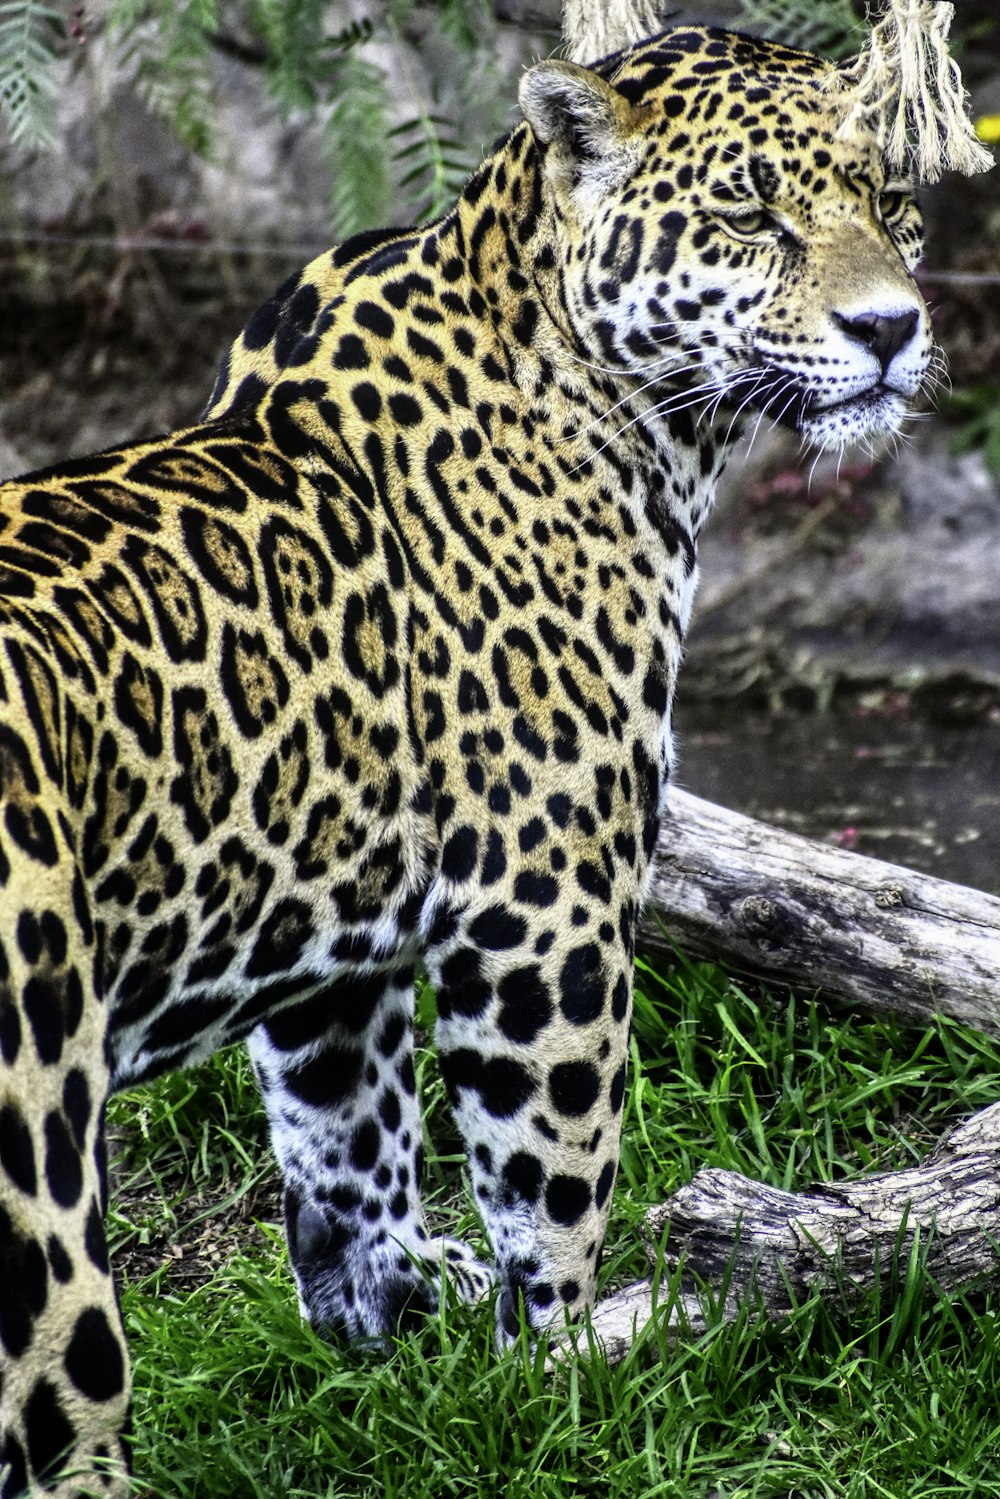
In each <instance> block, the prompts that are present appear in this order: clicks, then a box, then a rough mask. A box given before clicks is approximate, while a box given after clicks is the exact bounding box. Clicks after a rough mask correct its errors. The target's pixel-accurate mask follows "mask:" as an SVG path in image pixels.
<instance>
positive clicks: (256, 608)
mask: <svg viewBox="0 0 1000 1499" xmlns="http://www.w3.org/2000/svg"><path fill="white" fill-rule="evenodd" d="M833 73H834V69H833V65H832V64H830V63H828V62H826V61H824V60H822V59H820V58H818V57H816V56H813V55H811V54H808V53H805V52H801V51H795V50H791V49H789V48H787V47H784V46H782V45H779V44H777V43H772V42H766V41H761V40H759V39H754V38H752V37H749V36H744V35H740V34H737V33H732V32H726V31H723V30H719V29H714V28H708V27H691V26H682V25H675V26H673V27H672V28H669V29H667V30H666V31H664V32H663V33H661V34H660V35H657V36H655V37H653V38H651V39H649V40H647V41H644V42H643V43H641V44H638V45H636V46H635V47H633V48H630V49H627V50H625V51H623V52H620V53H618V54H616V55H614V56H612V57H610V58H607V59H604V60H603V61H601V62H599V63H598V64H597V65H595V66H594V67H591V68H587V67H583V66H580V65H577V64H573V63H568V62H564V61H557V60H550V61H546V62H542V63H539V64H538V65H537V66H535V67H533V68H531V69H530V70H529V71H527V72H526V74H525V76H524V79H523V83H522V87H521V93H520V98H521V106H522V112H523V116H524V118H523V121H522V122H521V123H520V124H519V125H518V126H517V127H516V128H514V129H513V131H512V132H511V133H510V134H509V136H508V137H507V138H506V139H505V140H504V141H503V142H502V143H501V144H500V145H499V146H498V147H497V148H496V149H495V150H494V151H493V153H492V154H490V155H488V156H486V158H485V159H484V160H483V162H482V164H481V166H480V167H479V169H478V170H477V171H476V172H475V173H474V175H473V176H472V177H471V179H470V180H469V182H468V184H467V186H466V187H465V189H464V191H463V192H462V193H461V195H460V197H459V198H458V201H457V203H456V204H455V206H454V207H453V209H452V210H451V211H450V212H449V213H447V214H446V215H445V216H444V217H443V218H442V219H440V220H439V221H438V222H435V223H433V224H431V225H430V226H429V227H425V228H419V229H399V230H391V231H385V232H380V233H376V234H368V235H362V236H360V237H359V238H355V239H351V240H349V241H348V242H347V243H345V244H344V245H342V246H340V247H339V248H336V249H333V250H331V251H330V252H329V253H327V254H324V255H321V256H320V257H319V258H318V259H316V260H314V261H313V262H312V263H311V264H310V265H308V266H307V267H306V268H305V270H304V271H302V272H301V273H300V274H299V275H297V276H295V277H293V278H292V279H291V280H290V281H289V282H287V283H286V284H285V285H284V286H283V287H281V288H280V289H279V291H278V292H277V293H276V294H275V295H274V297H273V298H272V299H271V300H270V301H269V302H267V303H266V304H265V305H264V306H263V307H262V308H261V309H260V310H259V311H258V312H256V313H255V314H254V316H253V317H252V318H251V320H250V322H249V324H248V325H247V327H246V329H245V330H244V331H243V333H242V334H241V336H240V337H239V338H238V339H237V340H236V342H235V343H234V345H233V346H232V348H231V350H230V351H229V354H228V355H227V357H226V359H225V361H224V363H223V366H222V370H221V372H220V375H219V379H218V382H217V386H216V390H215V393H214V395H213V397H212V399H211V402H210V404H209V406H208V408H207V410H206V412H205V415H204V417H203V419H202V420H201V421H199V422H198V423H197V425H195V426H192V427H189V428H187V429H185V430H181V431H178V432H175V433H173V434H170V435H168V436H166V437H163V438H160V439H158V440H155V441H144V442H137V443H134V444H131V445H127V446H123V447H120V448H117V449H115V450H114V451H110V452H105V453H103V454H101V455H100V456H98V457H88V458H84V459H77V460H73V461H70V462H66V463H63V464H61V465H58V466H56V467H53V468H49V469H47V470H44V471H41V472H38V473H34V474H31V475H29V476H28V477H26V478H24V479H21V480H20V481H18V482H16V483H11V484H8V485H6V486H5V487H3V489H2V491H0V494H2V504H0V517H2V518H0V639H2V648H0V781H2V803H3V815H2V822H0V887H2V899H0V1055H2V1073H0V1079H2V1081H0V1347H2V1369H0V1380H2V1384H0V1402H2V1412H0V1415H2V1419H0V1432H2V1435H0V1442H2V1446H0V1454H2V1463H3V1465H4V1466H3V1474H4V1477H3V1478H2V1494H3V1496H4V1499H13V1496H15V1495H20V1494H22V1493H25V1492H26V1493H28V1494H30V1495H37V1494H39V1493H43V1492H51V1493H55V1494H57V1495H59V1496H60V1499H70V1496H73V1499H77V1496H82V1495H84V1494H100V1495H105V1496H112V1499H119V1496H122V1495H124V1494H126V1493H127V1492H128V1489H129V1478H128V1456H127V1438H126V1432H127V1428H128V1419H129V1392H130V1377H129V1372H128V1359H127V1353H126V1348H125V1342H124V1338H123V1332H122V1326H121V1319H120V1316H119V1312H118V1308H117V1302H116V1294H115V1289H114V1283H113V1279H112V1276H111V1273H110V1268H109V1262H108V1254H107V1249H106V1243H105V1234H104V1227H103V1214H104V1207H105V1202H106V1197H107V1185H106V1162H105V1143H104V1137H103V1114H104V1106H105V1101H106V1099H107V1097H108V1094H109V1092H110V1091H111V1090H112V1089H117V1088H122V1087H124V1086H126V1085H128V1086H131V1085H133V1084H135V1083H137V1082H139V1081H141V1080H143V1079H147V1078H150V1077H153V1076H154V1075H156V1074H158V1073H162V1072H163V1071H164V1070H166V1069H169V1068H176V1067H182V1066H186V1065H187V1064H189V1063H192V1062H195V1061H197V1060H199V1059H201V1058H204V1057H206V1056H208V1055H209V1054H210V1053H212V1052H214V1051H215V1050H216V1049H217V1048H218V1047H220V1046H223V1045H225V1044H228V1043H231V1042H234V1041H237V1040H240V1039H245V1040H246V1042H247V1044H248V1045H249V1048H250V1051H251V1053H252V1057H253V1061H254V1064H255V1067H256V1072H257V1075H258V1077H259V1080H260V1086H261V1089H262V1092H263V1097H264V1100H265V1104H266V1109H267V1114H268V1119H269V1124H270V1131H271V1138H272V1140H273V1145H274V1150H275V1153H276V1156H277V1160H278V1162H279V1164H280V1169H281V1172H282V1176H283V1182H284V1215H285V1221H286V1229H287V1239H288V1250H289V1255H290V1259H291V1264H292V1266H293V1268H294V1273H295V1277H296V1281H297V1286H298V1290H299V1293H300V1296H301V1301H302V1305H303V1308H304V1311H305V1314H306V1315H307V1316H308V1317H309V1318H310V1319H311V1320H312V1322H313V1323H314V1324H315V1325H316V1326H317V1327H318V1328H320V1329H322V1330H327V1329H340V1330H342V1331H343V1332H345V1333H346V1334H347V1335H350V1336H354V1337H359V1338H365V1339H372V1340H379V1339H383V1340H384V1338H385V1335H386V1334H388V1333H390V1332H391V1331H393V1330H395V1329H396V1328H397V1327H399V1326H400V1325H404V1326H405V1325H406V1324H407V1323H408V1322H409V1320H410V1319H411V1318H413V1317H415V1316H417V1315H418V1314H420V1313H422V1312H425V1311H427V1310H428V1309H430V1310H433V1308H434V1306H435V1305H436V1303H437V1298H438V1295H439V1292H440V1288H441V1286H442V1284H443V1283H444V1279H445V1278H447V1279H450V1280H451V1281H453V1282H454V1285H455V1287H456V1288H457V1291H458V1294H459V1295H460V1296H463V1297H464V1298H465V1299H467V1300H470V1301H474V1300H476V1299H478V1298H481V1297H483V1296H484V1295H492V1297H493V1304H494V1307H495V1316H496V1323H497V1330H498V1337H499V1341H500V1343H501V1344H503V1343H504V1342H505V1341H509V1340H510V1339H511V1338H512V1337H513V1336H514V1335H515V1334H516V1333H517V1330H518V1328H519V1326H520V1325H521V1323H522V1320H523V1321H526V1322H527V1324H528V1325H529V1327H530V1328H533V1329H537V1330H538V1333H539V1335H540V1336H542V1335H544V1334H543V1332H542V1330H543V1329H544V1328H545V1327H546V1325H548V1324H553V1323H564V1322H565V1321H566V1319H567V1318H569V1319H573V1318H578V1317H580V1316H581V1314H583V1312H584V1311H585V1309H586V1308H587V1306H588V1305H589V1304H590V1303H591V1302H592V1301H593V1298H594V1294H595V1280H596V1275H597V1271H598V1261H599V1255H600V1251H601V1244H602V1239H603V1236H604V1232H605V1226H606V1221H607V1216H608V1209H609V1203H610V1200H611V1195H612V1190H613V1187H614V1182H615V1173H616V1168H617V1161H618V1146H619V1133H620V1124H621V1117H622V1104H623V1096H624V1091H625V1078H626V1052H627V1038H628V1033H629V1018H630V1009H631V994H632V968H633V955H634V946H635V939H636V923H637V917H638V914H639V912H640V909H641V906H642V902H643V897H644V893H645V891H646V886H647V876H648V873H649V869H650V862H651V858H652V855H653V850H654V844H655V841H656V838H657V831H658V819H659V814H660V810H661V807H662V805H663V800H664V794H665V788H666V786H667V783H668V780H669V777H670V772H671V764H672V754H673V751H672V741H671V730H670V712H671V699H672V695H673V691H674V682H675V677H676V674H677V670H678V663H679V660H680V655H681V644H682V641H683V638H684V634H685V629H686V627H687V624H688V618H689V615H690V611H691V604H692V595H693V591H694V587H695V578H696V542H697V538H698V534H699V531H700V530H701V527H702V525H703V523H704V521H705V518H706V516H707V514H708V512H709V508H710V505H711V503H712V497H713V491H714V486H715V483H716V480H717V477H718V475H719V473H720V471H721V469H722V467H723V465H724V463H725V461H726V458H727V455H728V454H729V453H730V451H731V449H732V446H733V444H734V443H735V441H736V439H737V437H738V435H739V433H740V431H741V429H742V428H744V427H746V425H747V424H748V423H757V422H758V421H760V420H761V419H762V418H763V417H765V416H766V417H768V418H771V419H773V420H775V421H778V422H781V423H784V424H785V425H787V426H789V427H791V428H793V429H795V431H797V432H798V433H799V434H800V436H801V438H802V440H803V442H804V443H805V444H807V445H811V446H812V447H813V448H815V449H824V448H836V447H839V446H841V445H843V444H844V443H846V442H848V441H849V440H852V439H869V438H872V437H874V436H876V435H877V434H882V433H893V432H895V431H896V430H897V429H898V428H899V426H900V424H901V422H902V421H903V419H904V416H905V414H906V412H907V410H908V408H909V406H910V405H911V404H912V401H913V398H914V397H915V395H916V393H917V392H918V389H919V388H920V386H921V384H922V382H923V380H924V379H925V376H926V374H927V371H928V368H929V361H930V359H931V354H932V340H931V334H930V328H929V322H928V316H927V313H926V310H925V308H924V305H923V302H922V300H921V298H920V296H919V294H918V292H917V289H916V287H915V284H914V281H913V277H912V272H913V269H914V266H915V264H916V261H917V258H918V255H919V250H920V237H921V231H920V220H919V215H918V211H917V209H916V207H915V205H914V200H913V197H912V194H911V192H910V188H909V186H908V184H907V182H906V181H904V180H900V179H899V177H898V175H897V174H894V173H892V172H890V171H888V170H887V168H886V167H885V165H884V162H883V157H882V154H881V151H880V148H879V144H878V142H877V140H876V139H875V138H874V137H873V136H868V135H866V134H865V133H864V132H863V130H862V129H861V128H860V127H859V129H857V130H854V131H852V132H851V134H850V136H849V137H848V138H846V139H844V138H842V132H839V131H838V124H839V115H838V113H837V110H836V107H835V106H836V90H835V88H834V87H832V86H831V80H832V79H833ZM418 965H423V970H424V971H425V972H426V973H427V975H428V976H429V978H430V980H431V982H432V984H433V985H434V988H435V990H436V995H437V1006H438V1019H437V1025H436V1046H437V1048H438V1051H439V1054H440V1064H441V1068H442V1072H443V1075H444V1078H445V1081H446V1084H447V1087H448V1091H449V1095H450V1100H451V1104H452V1107H453V1110H454V1115H455V1118H456V1121H457V1124H458V1127H459V1129H460V1131H461V1135H462V1137H463V1140H464V1144H465V1148H466V1151H467V1157H468V1171H469V1175H470V1179H471V1184H472V1190H473V1193H474V1196H475V1202H476V1206H477V1209H478V1212H479V1214H480V1215H481V1219H482V1223H483V1226H484V1229H485V1232H486V1235H487V1237H488V1239H489V1241H490V1244H491V1247H492V1252H493V1257H494V1259H495V1267H494V1266H488V1265H486V1264H485V1263H481V1262H480V1261H479V1260H477V1259H476V1258H475V1257H474V1255H473V1253H472V1252H471V1251H470V1250H469V1249H468V1248H467V1247H466V1246H464V1245H463V1244H461V1243H458V1242H451V1241H447V1240H444V1241H442V1240H440V1239H436V1238H433V1237H431V1236H430V1235H429V1233H428V1230H427V1228H426V1226H425V1223H424V1220H423V1217H422V1212H421V1206H420V1197H419V1189H420V1177H421V1123H420V1113H419V1102H418V1098H417V1092H416V1088H415V1083H414V1067H413V1054H412V1047H413V1023H412V1022H413V1007H414V998H413V993H414V975H415V971H416V970H417V968H418Z"/></svg>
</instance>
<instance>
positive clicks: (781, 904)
mask: <svg viewBox="0 0 1000 1499" xmlns="http://www.w3.org/2000/svg"><path fill="white" fill-rule="evenodd" d="M641 942H642V945H643V946H644V947H646V948H651V949H654V950H657V949H658V950H660V951H667V952H669V951H672V944H673V943H676V944H677V946H678V947H679V948H680V949H681V951H682V952H684V953H687V954H688V955H690V956H691V957H698V958H712V959H715V960H717V961H719V962H721V963H723V964H725V965H727V966H728V967H730V968H734V969H736V970H738V971H740V972H744V973H752V974H757V975H761V976H763V977H766V978H771V979H774V980H778V981H780V982H781V983H785V984H789V985H793V986H795V985H797V986H799V987H800V988H805V989H807V990H809V991H812V990H814V989H822V990H823V993H824V994H825V995H826V996H827V997H829V998H831V999H836V1000H839V1001H843V1002H845V1003H848V1004H851V1005H859V1006H861V1007H862V1008H864V1009H867V1010H875V1011H877V1012H880V1013H883V1014H885V1013H887V1012H888V1013H894V1014H898V1015H902V1016H904V1017H906V1018H907V1019H909V1020H913V1021H917V1022H921V1021H926V1020H928V1019H930V1018H931V1017H932V1016H933V1015H935V1014H941V1015H948V1016H950V1017H952V1018H953V1019H955V1020H961V1021H962V1022H964V1023H965V1024H966V1025H970V1026H972V1027H974V1028H975V1029H976V1030H980V1031H985V1032H986V1033H987V1034H989V1035H993V1036H996V1035H1000V985H998V979H997V975H998V974H1000V899H997V898H996V897H995V896H991V895H983V894H982V893H981V892H980V891H977V890H970V889H967V888H966V887H965V886H964V885H953V884H950V883H949V882H947V881H945V880H938V879H935V878H933V876H931V875H925V874H918V873H917V872H916V871H915V870H912V869H905V868H903V867H902V866H901V865H897V864H884V863H882V862H881V861H880V860H878V859H868V858H864V857H863V856H862V855H861V854H855V853H850V852H848V851H847V850H845V849H837V848H830V847H827V846H826V845H825V844H821V843H815V842H812V841H811V840H810V839H808V838H800V837H798V836H797V835H796V834H794V833H788V832H785V831H783V830H782V829H780V828H774V827H768V826H766V825H765V824H764V823H760V822H755V821H754V820H753V818H750V817H743V816H741V815H740V814H739V813H737V812H730V811H728V810H727V809H726V808H724V807H718V806H714V805H713V804H712V803H710V802H704V801H701V800H699V799H698V798H697V797H694V796H690V795H688V794H687V793H686V792H683V791H677V790H672V791H671V792H670V799H669V803H668V810H667V814H666V816H665V817H664V819H663V826H662V828H661V831H660V838H659V842H658V844H657V848H656V854H655V860H654V869H653V881H652V886H651V890H650V901H649V907H648V910H647V913H646V917H645V919H644V922H643V926H642V934H641Z"/></svg>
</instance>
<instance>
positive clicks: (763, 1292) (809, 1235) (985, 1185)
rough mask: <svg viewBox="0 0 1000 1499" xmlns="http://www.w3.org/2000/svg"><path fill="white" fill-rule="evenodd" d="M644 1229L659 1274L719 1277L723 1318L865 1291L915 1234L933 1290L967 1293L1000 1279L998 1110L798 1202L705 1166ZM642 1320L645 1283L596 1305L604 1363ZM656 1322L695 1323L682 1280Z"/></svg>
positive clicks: (777, 1311)
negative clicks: (826, 1293)
mask: <svg viewBox="0 0 1000 1499" xmlns="http://www.w3.org/2000/svg"><path fill="white" fill-rule="evenodd" d="M646 1221H647V1226H648V1228H649V1231H650V1235H651V1238H652V1239H653V1241H654V1242H656V1243H659V1241H660V1240H661V1239H663V1238H664V1234H665V1235H666V1237H665V1240H664V1249H663V1253H664V1260H665V1263H666V1265H667V1266H668V1267H671V1268H676V1267H677V1266H678V1265H682V1266H683V1267H684V1270H685V1272H693V1275H694V1276H695V1277H697V1279H698V1280H701V1281H703V1282H705V1283H707V1284H708V1285H710V1286H711V1285H715V1286H717V1287H718V1286H721V1285H722V1284H723V1282H724V1277H727V1276H728V1280H727V1281H726V1282H725V1284H726V1293H725V1297H724V1299H723V1303H722V1305H723V1312H724V1314H726V1315H729V1316H732V1315H734V1314H735V1312H736V1310H737V1308H738V1307H739V1306H740V1304H741V1303H742V1302H743V1301H744V1300H745V1299H746V1297H748V1296H753V1297H754V1298H755V1299H756V1300H759V1302H760V1304H761V1305H762V1307H763V1308H764V1310H765V1311H766V1313H767V1314H768V1315H769V1316H771V1317H775V1318H777V1317H780V1316H782V1315H783V1314H785V1313H786V1312H788V1311H789V1310H790V1308H791V1306H792V1305H793V1304H794V1303H795V1302H798V1301H801V1300H802V1299H804V1298H805V1297H806V1296H807V1295H808V1294H809V1293H810V1292H811V1291H812V1290H814V1289H816V1288H824V1287H830V1288H833V1287H835V1286H839V1287H846V1288H847V1289H848V1290H855V1291H858V1292H861V1291H863V1290H866V1289H869V1288H871V1287H873V1286H874V1285H876V1284H877V1282H878V1279H879V1277H880V1275H883V1274H885V1273H886V1272H887V1271H888V1270H889V1268H890V1267H892V1266H893V1265H899V1267H900V1269H901V1270H905V1267H906V1262H907V1258H908V1256H909V1254H910V1251H911V1249H912V1247H913V1244H914V1242H915V1239H916V1237H917V1235H919V1239H920V1242H921V1244H922V1245H923V1246H924V1247H925V1248H926V1264H927V1268H928V1270H929V1271H930V1273H931V1274H932V1275H933V1276H934V1278H935V1280H936V1281H937V1282H938V1284H939V1285H941V1286H942V1287H943V1288H944V1289H945V1290H952V1291H957V1290H963V1289H969V1288H971V1287H974V1286H977V1285H981V1284H983V1283H984V1282H985V1281H988V1280H995V1279H996V1278H997V1277H998V1274H1000V1104H991V1105H990V1107H989V1108H988V1109H984V1110H983V1111H982V1112H981V1113H979V1114H975V1115H974V1116H973V1117H972V1118H971V1119H968V1120H966V1121H965V1122H964V1123H962V1124H960V1125H959V1126H958V1127H957V1128H956V1129H954V1130H952V1131H951V1132H950V1133H949V1134H948V1135H946V1136H945V1137H944V1139H942V1140H941V1141H940V1142H939V1144H938V1145H937V1146H936V1147H935V1149H934V1150H933V1151H932V1152H931V1154H930V1155H929V1156H928V1157H927V1159H926V1160H925V1161H924V1162H923V1164H922V1165H920V1166H917V1167H911V1168H908V1169H906V1170H903V1171H893V1172H887V1173H880V1174H873V1175H871V1176H861V1177H857V1178H855V1179H854V1180H852V1181H847V1182H837V1183H832V1184H828V1185H825V1186H821V1187H814V1188H812V1189H811V1190H810V1191H809V1192H806V1193H801V1194H796V1193H794V1192H782V1191H779V1190H777V1189H776V1188H774V1187H767V1186H763V1185H761V1184H760V1183H759V1182H751V1181H748V1180H747V1178H746V1177H743V1176H740V1175H738V1174H737V1173H736V1172H734V1171H715V1170H707V1169H706V1170H704V1171H699V1172H698V1174H697V1176H696V1177H695V1178H694V1180H693V1181H691V1182H690V1183H689V1184H688V1185H687V1186H686V1187H682V1188H681V1189H680V1191H678V1192H675V1193H674V1195H673V1197H671V1198H670V1199H669V1200H668V1201H667V1202H665V1203H663V1205H662V1206H661V1207H656V1208H651V1209H650V1211H649V1213H648V1214H647V1215H646ZM652 1312H653V1301H652V1285H651V1283H650V1282H649V1281H641V1282H639V1283H638V1284H636V1285H633V1286H628V1287H626V1289H625V1290H623V1291H620V1292H618V1293H617V1294H616V1295H614V1296H611V1297H609V1298H607V1300H605V1301H603V1302H601V1303H600V1304H599V1305H598V1306H597V1307H596V1308H595V1310H594V1312H593V1315H592V1325H593V1328H594V1332H595V1333H596V1335H597V1338H598V1340H599V1341H600V1343H601V1344H602V1345H603V1348H604V1352H605V1354H606V1356H607V1358H608V1359H609V1360H610V1361H612V1362H615V1361H617V1360H618V1359H620V1358H622V1357H623V1356H624V1354H625V1352H626V1351H627V1349H628V1347H629V1345H630V1344H631V1342H632V1340H633V1338H634V1336H635V1332H636V1330H637V1329H638V1328H640V1327H642V1326H643V1325H644V1324H645V1323H646V1322H647V1321H648V1320H649V1318H650V1316H651V1315H652ZM665 1315H666V1316H668V1318H669V1323H668V1325H669V1326H670V1327H671V1328H676V1327H678V1326H680V1325H687V1326H688V1327H691V1328H693V1329H695V1330H697V1329H698V1328H699V1327H700V1326H701V1325H703V1321H704V1319H703V1315H702V1311H701V1303H700V1301H699V1300H698V1297H697V1295H696V1293H695V1291H694V1289H693V1282H692V1289H691V1290H690V1291H684V1292H682V1294H681V1296H680V1297H679V1298H678V1299H677V1300H675V1301H674V1302H672V1303H671V1305H670V1306H669V1309H668V1311H667V1312H666V1313H665Z"/></svg>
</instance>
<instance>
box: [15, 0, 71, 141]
mask: <svg viewBox="0 0 1000 1499" xmlns="http://www.w3.org/2000/svg"><path fill="white" fill-rule="evenodd" d="M64 37H65V26H64V20H63V13H62V12H61V11H59V10H57V9H56V8H55V7H54V6H52V5H40V4H38V3H37V0H4V3H3V4H0V118H3V119H4V120H5V121H6V124H7V128H8V130H9V132H10V137H11V140H12V141H14V142H15V143H17V144H23V145H26V146H34V147H37V146H48V145H50V144H51V142H52V141H53V139H54V138H55V133H56V95H57V93H58V88H59V71H60V64H61V58H62V51H61V43H62V41H63V39H64Z"/></svg>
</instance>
